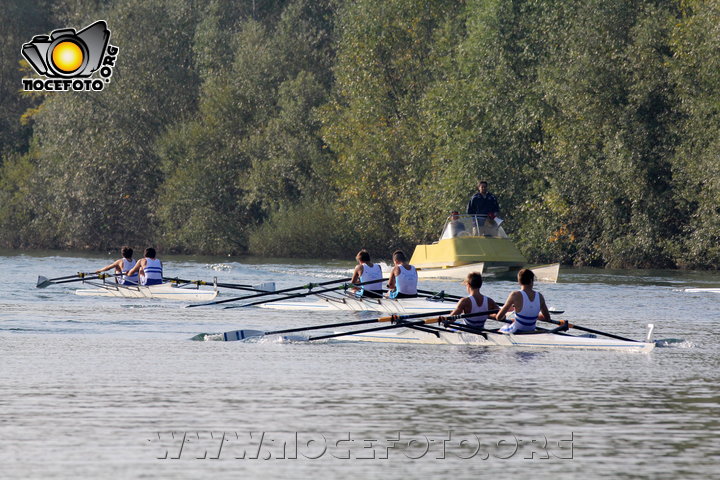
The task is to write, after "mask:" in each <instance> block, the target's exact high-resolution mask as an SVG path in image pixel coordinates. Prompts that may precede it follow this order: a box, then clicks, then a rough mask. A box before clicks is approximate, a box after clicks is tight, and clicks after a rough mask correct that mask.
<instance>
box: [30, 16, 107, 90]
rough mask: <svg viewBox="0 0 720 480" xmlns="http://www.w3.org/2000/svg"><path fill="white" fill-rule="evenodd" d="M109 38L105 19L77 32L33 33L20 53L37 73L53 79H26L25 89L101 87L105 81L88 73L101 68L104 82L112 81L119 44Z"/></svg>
mask: <svg viewBox="0 0 720 480" xmlns="http://www.w3.org/2000/svg"><path fill="white" fill-rule="evenodd" d="M109 40H110V30H108V28H107V23H105V21H103V20H99V21H97V22H95V23H93V24H91V25H88V26H87V27H85V28H84V29H82V30H80V31H78V32H76V31H75V29H74V28H60V29H57V30H54V31H53V32H52V33H51V34H50V35H36V36H34V37H33V39H32V40H31V41H30V42H28V43H24V44H23V46H22V50H21V54H22V56H23V57H24V58H25V60H27V61H28V63H29V64H30V66H32V68H33V69H34V70H35V71H36V72H37V73H38V74H40V75H43V76H45V77H46V78H48V79H51V80H46V81H44V82H42V81H41V80H37V79H23V85H24V86H25V90H26V91H28V90H95V91H97V90H102V88H103V81H102V80H100V79H96V80H92V81H91V80H89V77H91V76H92V75H93V73H95V72H96V71H98V70H99V71H100V77H102V79H103V80H104V82H105V83H107V82H109V81H110V76H111V75H112V69H113V67H114V66H115V59H116V56H117V52H118V48H117V47H114V46H112V45H109V44H108V42H109ZM72 79H78V80H77V81H72ZM81 79H87V80H84V81H83V80H81ZM58 80H62V81H58ZM37 82H40V83H37Z"/></svg>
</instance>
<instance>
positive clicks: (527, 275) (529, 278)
mask: <svg viewBox="0 0 720 480" xmlns="http://www.w3.org/2000/svg"><path fill="white" fill-rule="evenodd" d="M534 281H535V274H534V273H533V271H532V270H530V269H529V268H523V269H522V270H520V271H519V272H518V283H519V284H520V285H526V286H527V285H529V286H532V284H533V282H534Z"/></svg>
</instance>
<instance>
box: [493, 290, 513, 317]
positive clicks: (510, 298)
mask: <svg viewBox="0 0 720 480" xmlns="http://www.w3.org/2000/svg"><path fill="white" fill-rule="evenodd" d="M514 306H515V292H513V293H511V294H510V295H508V298H507V300H505V305H503V306H502V308H501V309H500V311H499V312H498V313H497V315H496V316H495V318H497V319H498V320H503V319H504V318H505V315H507V312H509V311H510V309H511V308H513V307H514Z"/></svg>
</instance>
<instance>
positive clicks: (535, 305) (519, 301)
mask: <svg viewBox="0 0 720 480" xmlns="http://www.w3.org/2000/svg"><path fill="white" fill-rule="evenodd" d="M518 283H519V284H520V290H518V291H515V292H512V293H511V294H510V295H509V296H508V298H507V301H506V302H505V305H503V307H502V308H501V309H500V311H499V312H498V314H497V319H498V320H502V319H504V318H505V315H506V314H507V313H508V312H509V311H510V309H512V308H514V309H515V321H513V322H512V323H511V324H508V325H505V326H504V327H502V328H501V329H500V332H502V333H524V332H533V331H535V325H536V323H537V321H538V319H540V320H550V312H549V311H548V308H547V305H545V299H544V298H543V296H542V295H541V294H540V292H536V291H535V290H533V284H534V283H535V274H534V273H533V272H532V270H530V269H528V268H523V269H522V270H520V271H519V272H518Z"/></svg>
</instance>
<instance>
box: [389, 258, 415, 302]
mask: <svg viewBox="0 0 720 480" xmlns="http://www.w3.org/2000/svg"><path fill="white" fill-rule="evenodd" d="M409 267H410V268H405V267H404V266H402V265H401V266H400V273H398V274H397V275H396V276H395V285H396V287H395V290H394V293H395V295H394V296H393V297H392V298H412V297H417V284H418V274H417V270H415V267H413V266H412V265H409Z"/></svg>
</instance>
